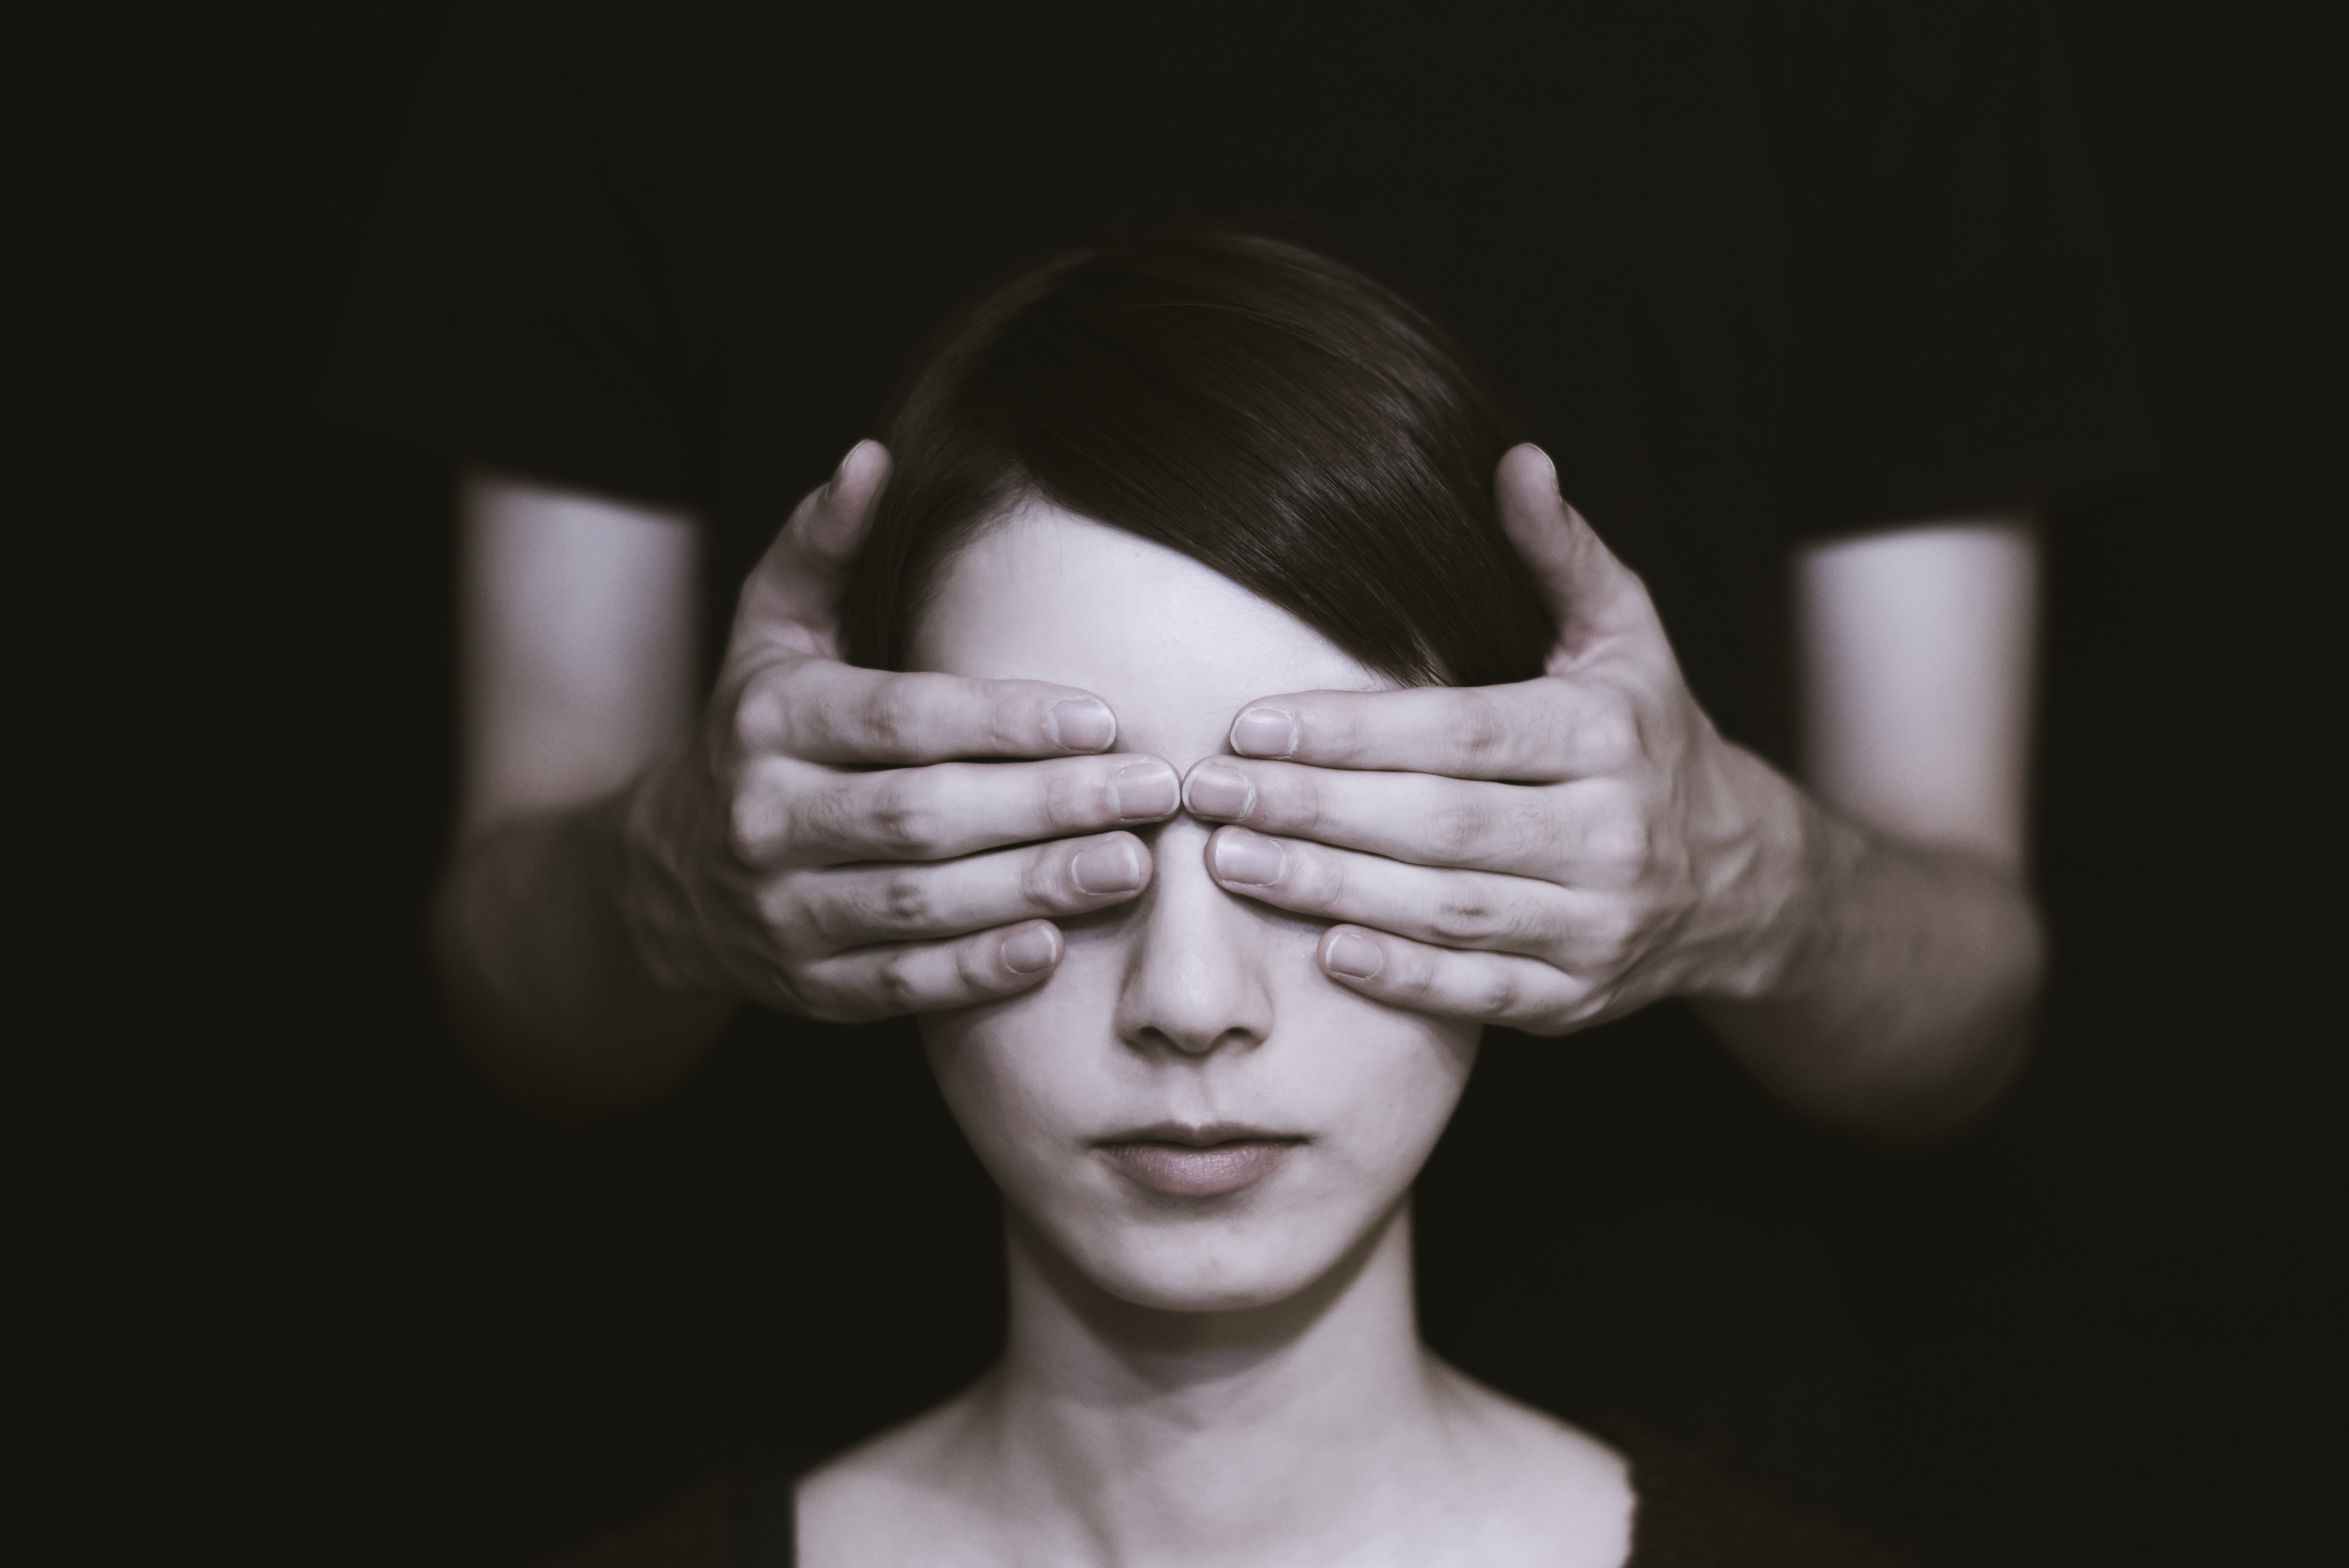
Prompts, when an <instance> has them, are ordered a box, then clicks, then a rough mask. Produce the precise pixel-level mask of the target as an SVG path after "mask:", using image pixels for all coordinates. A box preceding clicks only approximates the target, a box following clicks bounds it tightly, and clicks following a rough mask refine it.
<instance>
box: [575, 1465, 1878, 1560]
mask: <svg viewBox="0 0 2349 1568" xmlns="http://www.w3.org/2000/svg"><path fill="white" fill-rule="evenodd" d="M1619 1446H1620V1447H1621V1448H1622V1449H1623V1451H1624V1453H1625V1457H1627V1458H1628V1459H1629V1460H1630V1461H1631V1486H1632V1492H1633V1495H1634V1496H1635V1497H1636V1498H1637V1499H1638V1502H1637V1505H1636V1507H1635V1509H1634V1511H1633V1512H1632V1516H1631V1554H1630V1557H1628V1558H1627V1559H1625V1561H1624V1564H1623V1568H1915V1563H1916V1559H1915V1558H1914V1556H1912V1555H1911V1554H1910V1553H1905V1552H1894V1551H1891V1550H1889V1549H1888V1548H1886V1547H1884V1546H1882V1545H1880V1544H1878V1543H1877V1542H1872V1541H1870V1540H1869V1539H1868V1537H1867V1536H1865V1535H1863V1534H1861V1533H1859V1532H1856V1531H1854V1530H1851V1529H1849V1528H1848V1527H1847V1526H1844V1525H1840V1524H1837V1523H1833V1522H1829V1521H1826V1520H1824V1519H1821V1518H1819V1517H1817V1516H1816V1515H1814V1514H1811V1513H1808V1512H1806V1511H1803V1510H1801V1509H1797V1508H1794V1507H1790V1506H1788V1505H1787V1504H1786V1503H1785V1502H1782V1501H1778V1500H1777V1499H1775V1498H1774V1497H1772V1496H1770V1495H1769V1494H1768V1493H1767V1492H1764V1491H1760V1490H1758V1489H1756V1488H1754V1487H1753V1486H1751V1485H1749V1484H1747V1483H1746V1482H1744V1481H1742V1480H1736V1479H1734V1478H1733V1477H1730V1476H1728V1475H1725V1474H1723V1472H1722V1471H1721V1470H1719V1469H1717V1468H1716V1467H1714V1466H1713V1464H1712V1463H1711V1462H1709V1461H1708V1460H1706V1459H1705V1458H1704V1457H1703V1456H1702V1455H1701V1454H1698V1453H1696V1452H1694V1451H1692V1450H1690V1449H1684V1448H1681V1447H1679V1446H1678V1445H1675V1444H1672V1443H1671V1442H1668V1441H1665V1440H1663V1439H1659V1438H1655V1437H1653V1436H1649V1437H1644V1438H1640V1439H1634V1440H1631V1441H1629V1442H1626V1443H1623V1444H1620V1445H1619ZM793 1480H795V1475H794V1472H793V1470H792V1468H791V1467H788V1466H785V1467H779V1468H776V1469H773V1470H765V1471H761V1472H758V1473H754V1474H752V1475H750V1476H738V1477H730V1478H728V1479H727V1480H721V1481H719V1482H716V1483H714V1484H713V1485H710V1486H707V1487H704V1488H702V1489H701V1490H700V1491H696V1492H694V1493H693V1494H692V1495H690V1496H688V1497H685V1498H681V1499H679V1500H678V1501H676V1502H674V1503H672V1504H670V1505H669V1506H668V1507H667V1508H664V1509H661V1510H660V1511H657V1512H656V1513H653V1514H651V1515H649V1516H647V1518H644V1519H640V1520H637V1521H636V1522H633V1523H631V1524H628V1525H626V1526H623V1527H622V1528H620V1529H618V1530H614V1531H608V1532H605V1533H604V1534H602V1535H598V1536H596V1537H595V1538H594V1539H593V1540H590V1541H586V1542H581V1543H580V1544H579V1545H578V1546H576V1547H574V1548H573V1549H572V1550H571V1551H569V1552H566V1553H564V1554H563V1555H562V1556H560V1557H558V1558H555V1559H554V1560H553V1561H551V1562H549V1563H545V1564H544V1565H543V1568H792V1563H793V1562H794V1560H795V1557H796V1552H795V1542H794V1538H793V1532H792V1527H793V1514H792V1483H793Z"/></svg>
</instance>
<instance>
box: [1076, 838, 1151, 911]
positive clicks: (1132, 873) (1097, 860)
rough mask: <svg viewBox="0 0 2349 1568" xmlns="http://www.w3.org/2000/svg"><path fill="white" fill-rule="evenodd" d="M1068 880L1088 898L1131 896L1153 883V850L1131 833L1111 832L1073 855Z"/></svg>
mask: <svg viewBox="0 0 2349 1568" xmlns="http://www.w3.org/2000/svg"><path fill="white" fill-rule="evenodd" d="M1069 881H1070V882H1071V883H1073V884H1074V885H1075V887H1076V890H1077V892H1079V893H1081V894H1082V895H1083V896H1084V897H1086V898H1106V899H1112V900H1114V899H1126V898H1132V897H1133V895H1134V894H1135V893H1138V892H1141V891H1142V890H1143V888H1144V887H1146V886H1148V885H1149V883H1150V850H1149V847H1148V846H1147V845H1145V844H1143V841H1141V840H1140V839H1137V838H1135V837H1134V836H1133V834H1132V833H1111V834H1109V835H1108V836H1107V837H1105V838H1102V839H1098V840H1095V841H1093V842H1092V843H1090V844H1087V845H1086V846H1085V847H1084V848H1083V849H1081V850H1080V851H1077V853H1076V854H1075V855H1074V856H1073V857H1071V860H1070V861H1069Z"/></svg>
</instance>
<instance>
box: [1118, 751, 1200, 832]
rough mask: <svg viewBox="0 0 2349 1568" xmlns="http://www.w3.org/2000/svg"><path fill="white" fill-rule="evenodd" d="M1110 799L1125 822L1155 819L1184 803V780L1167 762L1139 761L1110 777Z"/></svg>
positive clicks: (1172, 813)
mask: <svg viewBox="0 0 2349 1568" xmlns="http://www.w3.org/2000/svg"><path fill="white" fill-rule="evenodd" d="M1109 798H1110V799H1112V800H1113V801H1115V802H1116V803H1117V815H1118V819H1119V820H1121V821H1126V822H1154V821H1156V820H1158V819H1159V818H1161V817H1171V816H1173V815H1174V808H1175V807H1177V806H1179V805H1181V804H1182V803H1183V787H1182V781H1181V780H1180V779H1176V778H1175V777H1174V769H1172V768H1169V767H1167V766H1166V764H1164V762H1137V763H1134V764H1133V766H1132V767H1130V768H1121V769H1118V770H1117V771H1116V772H1114V773H1112V774H1111V775H1110V776H1109Z"/></svg>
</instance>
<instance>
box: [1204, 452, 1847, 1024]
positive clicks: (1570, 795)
mask: <svg viewBox="0 0 2349 1568" xmlns="http://www.w3.org/2000/svg"><path fill="white" fill-rule="evenodd" d="M1495 490H1496V494H1497V499H1498V502H1499V509H1500V516H1501V521H1502V524H1503V526H1504V527H1505V528H1506V530H1507V531H1508V533H1509V536H1510V539H1511V540H1512V542H1514V543H1515V544H1516V549H1517V551H1518V553H1519V554H1520V555H1522V556H1523V557H1524V558H1525V560H1526V563H1527V565H1528V566H1529V567H1530V568H1531V570H1532V571H1533V573H1534V575H1535V578H1536V580H1537V583H1538V584H1539V586H1540V588H1541V590H1542V592H1543V593H1544V594H1545V596H1546V597H1547V601H1548V603H1549V606H1550V611H1551V614H1553V615H1554V616H1555V618H1556V620H1557V625H1558V628H1559V633H1558V642H1557V647H1556V648H1555V649H1554V650H1553V651H1552V653H1551V654H1550V656H1549V658H1548V661H1547V665H1546V666H1545V671H1544V673H1543V674H1542V675H1541V676H1539V677H1537V678H1536V679H1534V680H1530V681H1525V682H1522V683H1520V684H1518V685H1516V686H1485V687H1443V686H1435V687H1414V688H1409V689H1405V690H1401V691H1387V692H1329V691H1322V692H1301V693H1296V694H1292V695H1289V696H1271V697H1266V698H1263V699H1262V700H1260V701H1257V702H1255V703H1252V704H1250V705H1249V706H1248V707H1246V708H1244V709H1243V710H1241V712H1240V714H1239V716H1238V717H1237V718H1236V719H1235V720H1234V721H1233V725H1232V736H1231V744H1232V750H1233V752H1234V753H1236V754H1237V755H1235V756H1230V757H1214V758H1206V759H1205V760H1203V761H1201V762H1199V763H1197V764H1195V766H1194V767H1193V768H1192V769H1191V771H1190V773H1189V775H1188V776H1187V777H1186V778H1185V781H1184V800H1185V806H1186V807H1187V808H1188V810H1190V812H1191V814H1192V815H1193V816H1195V817H1198V818H1201V819H1204V820H1209V821H1219V822H1226V823H1231V824H1234V825H1232V826H1227V827H1224V828H1220V829H1218V830H1216V834H1215V836H1214V837H1213V838H1212V839H1211V840H1210V841H1209V842H1208V846H1207V864H1208V869H1209V871H1210V872H1212V873H1213V874H1214V875H1215V877H1216V881H1217V882H1218V883H1220V884H1221V885H1222V886H1223V887H1224V888H1225V889H1226V891H1227V892H1232V893H1235V894H1237V895H1239V896H1241V897H1244V898H1250V899H1255V900H1257V901H1259V902H1262V903H1268V904H1273V905H1276V906H1278V907H1279V908H1282V909H1286V910H1291V911H1294V912H1296V913H1299V914H1305V915H1311V916H1316V917H1319V918H1321V919H1326V920H1331V921H1335V922H1338V923H1337V924H1335V925H1333V926H1332V927H1331V928H1330V930H1329V931H1328V932H1327V933H1325V934H1324V935H1323V936H1322V939H1321V944H1320V947H1319V961H1320V964H1321V967H1322V970H1323V972H1324V973H1326V974H1327V975H1330V978H1332V979H1333V980H1336V981H1338V982H1339V983H1340V984H1342V985H1347V986H1350V987H1351V988H1352V989H1354V990H1356V991H1359V992H1361V993H1362V994H1363V995H1369V996H1374V997H1376V998H1378V999H1380V1000H1381V1001H1384V1002H1390V1003H1392V1004H1395V1005H1396V1006H1403V1007H1408V1008H1411V1009H1413V1010H1414V1011H1419V1012H1425V1013H1433V1014H1440V1015H1444V1016H1452V1017H1460V1018H1475V1019H1479V1020H1483V1021H1485V1022H1487V1023H1493V1024H1501V1025H1506V1026H1510V1027H1513V1028H1518V1029H1524V1030H1526V1031H1529V1032H1531V1033H1534V1034H1544V1035H1556V1034H1563V1033H1565V1032H1567V1031H1568V1030H1572V1029H1577V1028H1580V1027H1583V1026H1586V1025H1589V1024H1594V1023H1598V1022H1600V1021H1602V1020H1604V1019H1607V1018H1611V1017H1617V1016H1621V1015H1623V1014H1625V1013H1629V1012H1631V1011H1633V1010H1635V1009H1637V1008H1639V1007H1641V1006H1646V1005H1647V1004H1648V1003H1650V1002H1652V1001H1655V1000H1657V999H1659V998H1661V997H1663V996H1667V995H1720V996H1733V997H1745V998H1752V997H1755V996H1759V995H1766V994H1767V993H1768V992H1769V990H1770V989H1771V987H1772V986H1773V985H1774V984H1775V981H1776V980H1777V978H1778V977H1779V976H1780V975H1782V974H1784V973H1785V970H1786V968H1787V967H1788V964H1789V949H1790V946H1791V944H1792V942H1793V935H1792V933H1793V932H1794V931H1795V928H1796V927H1797V925H1798V924H1799V922H1798V921H1797V919H1796V918H1795V911H1796V910H1797V908H1798V906H1799V905H1800V903H1801V900H1802V897H1803V894H1804V892H1805V891H1806V876H1805V874H1804V870H1803V867H1804V861H1805V859H1806V850H1805V839H1806V833H1805V826H1804V824H1805V815H1806V812H1805V801H1804V799H1803V798H1802V796H1801V794H1800V792H1799V791H1798V790H1796V789H1795V786H1794V785H1793V784H1791V783H1790V782H1788V781H1787V780H1786V779H1785V778H1784V777H1783V776H1782V775H1780V774H1779V773H1777V772H1776V771H1775V770H1774V769H1771V768H1770V767H1769V765H1768V764H1766V763H1764V762H1763V761H1762V760H1761V759H1760V758H1757V757H1755V756H1754V754H1752V753H1751V752H1748V751H1746V750H1744V748H1739V747H1735V746H1733V745H1731V744H1730V743H1729V742H1727V741H1725V740H1723V738H1721V736H1720V734H1719V732H1718V731H1716V730H1715V729H1714V728H1713V721H1712V720H1711V719H1709V718H1707V717H1705V715H1704V712H1703V710H1702V708H1700V707H1698V706H1697V703H1696V699H1695V697H1694V696H1692V695H1691V694H1690V692H1689V689H1688V685H1687V683H1686V682H1685V681H1684V680H1682V676H1681V671H1680V665H1679V663H1678V661H1677V660H1675V659H1674V658H1673V656H1672V650H1671V643H1670V641H1669V640H1668V639H1667V638H1666V637H1665V635H1664V628H1663V624H1662V623H1661V621H1660V620H1658V619H1657V616H1656V611H1655V606H1654V604H1653V603H1651V602H1650V600H1649V597H1648V593H1647V590H1646V588H1645V587H1644V586H1642V585H1641V583H1640V580H1639V578H1638V577H1637V576H1635V575H1634V574H1633V573H1631V572H1630V570H1629V569H1627V568H1626V567H1625V566H1624V565H1623V564H1622V562H1619V561H1618V560H1616V559H1615V557H1614V555H1613V554H1612V553H1610V552H1609V551H1608V549H1607V547H1606V546H1605V545H1604V544H1602V543H1600V542H1599V536H1598V535H1597V534H1596V533H1595V532H1593V531H1591V528H1590V525H1589V524H1588V522H1586V521H1583V520H1582V518H1581V517H1580V516H1579V515H1578V514H1577V513H1576V512H1575V511H1574V510H1573V509H1572V508H1570V507H1568V505H1567V504H1566V502H1565V501H1564V500H1562V499H1560V497H1559V495H1558V490H1557V472H1556V470H1555V469H1553V468H1552V467H1551V465H1550V462H1549V459H1547V457H1546V456H1545V455H1544V454H1543V453H1542V451H1541V450H1540V449H1538V448H1536V447H1530V446H1525V447H1517V448H1514V449H1511V450H1510V451H1509V452H1508V453H1507V454H1506V456H1505V457H1504V458H1503V459H1501V465H1500V469H1499V473H1498V475H1497V479H1496V485H1495Z"/></svg>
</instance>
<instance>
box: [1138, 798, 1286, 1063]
mask: <svg viewBox="0 0 2349 1568" xmlns="http://www.w3.org/2000/svg"><path fill="white" fill-rule="evenodd" d="M1210 831H1211V829H1210V828H1209V827H1207V826H1206V825H1205V824H1202V823H1199V822H1196V821H1194V820H1191V819H1190V818H1188V817H1177V818H1175V819H1174V820H1173V821H1171V822H1169V823H1167V824H1166V825H1165V826H1164V828H1162V829H1160V830H1159V831H1158V835H1157V842H1156V843H1155V844H1154V846H1153V849H1152V859H1153V861H1154V866H1155V872H1156V874H1155V875H1154V876H1153V877H1152V878H1151V882H1150V891H1149V892H1148V893H1147V894H1146V895H1145V900H1144V902H1143V906H1142V907H1141V908H1139V909H1136V910H1135V911H1134V912H1133V914H1132V915H1131V916H1130V917H1129V918H1130V920H1131V921H1132V925H1131V926H1130V928H1129V929H1130V930H1131V932H1132V935H1131V937H1130V942H1131V945H1130V946H1129V948H1128V950H1127V954H1126V966H1125V975H1124V980H1123V986H1122V988H1121V989H1120V991H1119V994H1118V1009H1117V1035H1118V1038H1119V1039H1121V1040H1123V1042H1125V1044H1126V1045H1128V1046H1130V1047H1133V1048H1134V1049H1136V1050H1143V1051H1152V1052H1169V1051H1171V1052H1176V1053H1179V1054H1181V1055H1183V1056H1186V1057H1205V1056H1207V1055H1209V1054H1210V1053H1212V1052H1215V1051H1219V1050H1232V1049H1246V1048H1247V1047H1252V1046H1258V1045H1261V1044H1263V1043H1264V1041H1265V1040H1266V1039H1267V1038H1268V1037H1269V1036H1270V1035H1271V1033H1272V1013H1273V1007H1272V992H1271V989H1270V986H1269V985H1268V975H1267V972H1266V970H1267V965H1268V963H1269V962H1270V954H1271V953H1272V951H1273V949H1274V947H1275V945H1276V944H1272V943H1270V942H1268V940H1267V939H1268V937H1269V936H1270V935H1271V933H1269V932H1268V931H1267V930H1265V928H1264V925H1263V923H1262V922H1261V921H1260V920H1259V919H1258V918H1257V916H1256V915H1255V914H1254V913H1252V912H1251V911H1250V910H1249V908H1248V907H1247V905H1246V904H1244V903H1241V902H1240V901H1239V900H1238V899H1236V898H1234V897H1233V896H1232V895H1231V894H1229V893H1227V892H1225V891H1224V890H1223V889H1222V888H1220V887H1217V886H1216V883H1215V881H1214V879H1213V878H1211V877H1209V876H1208V875H1207V862H1206V846H1207V836H1208V834H1209V832H1210Z"/></svg>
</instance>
